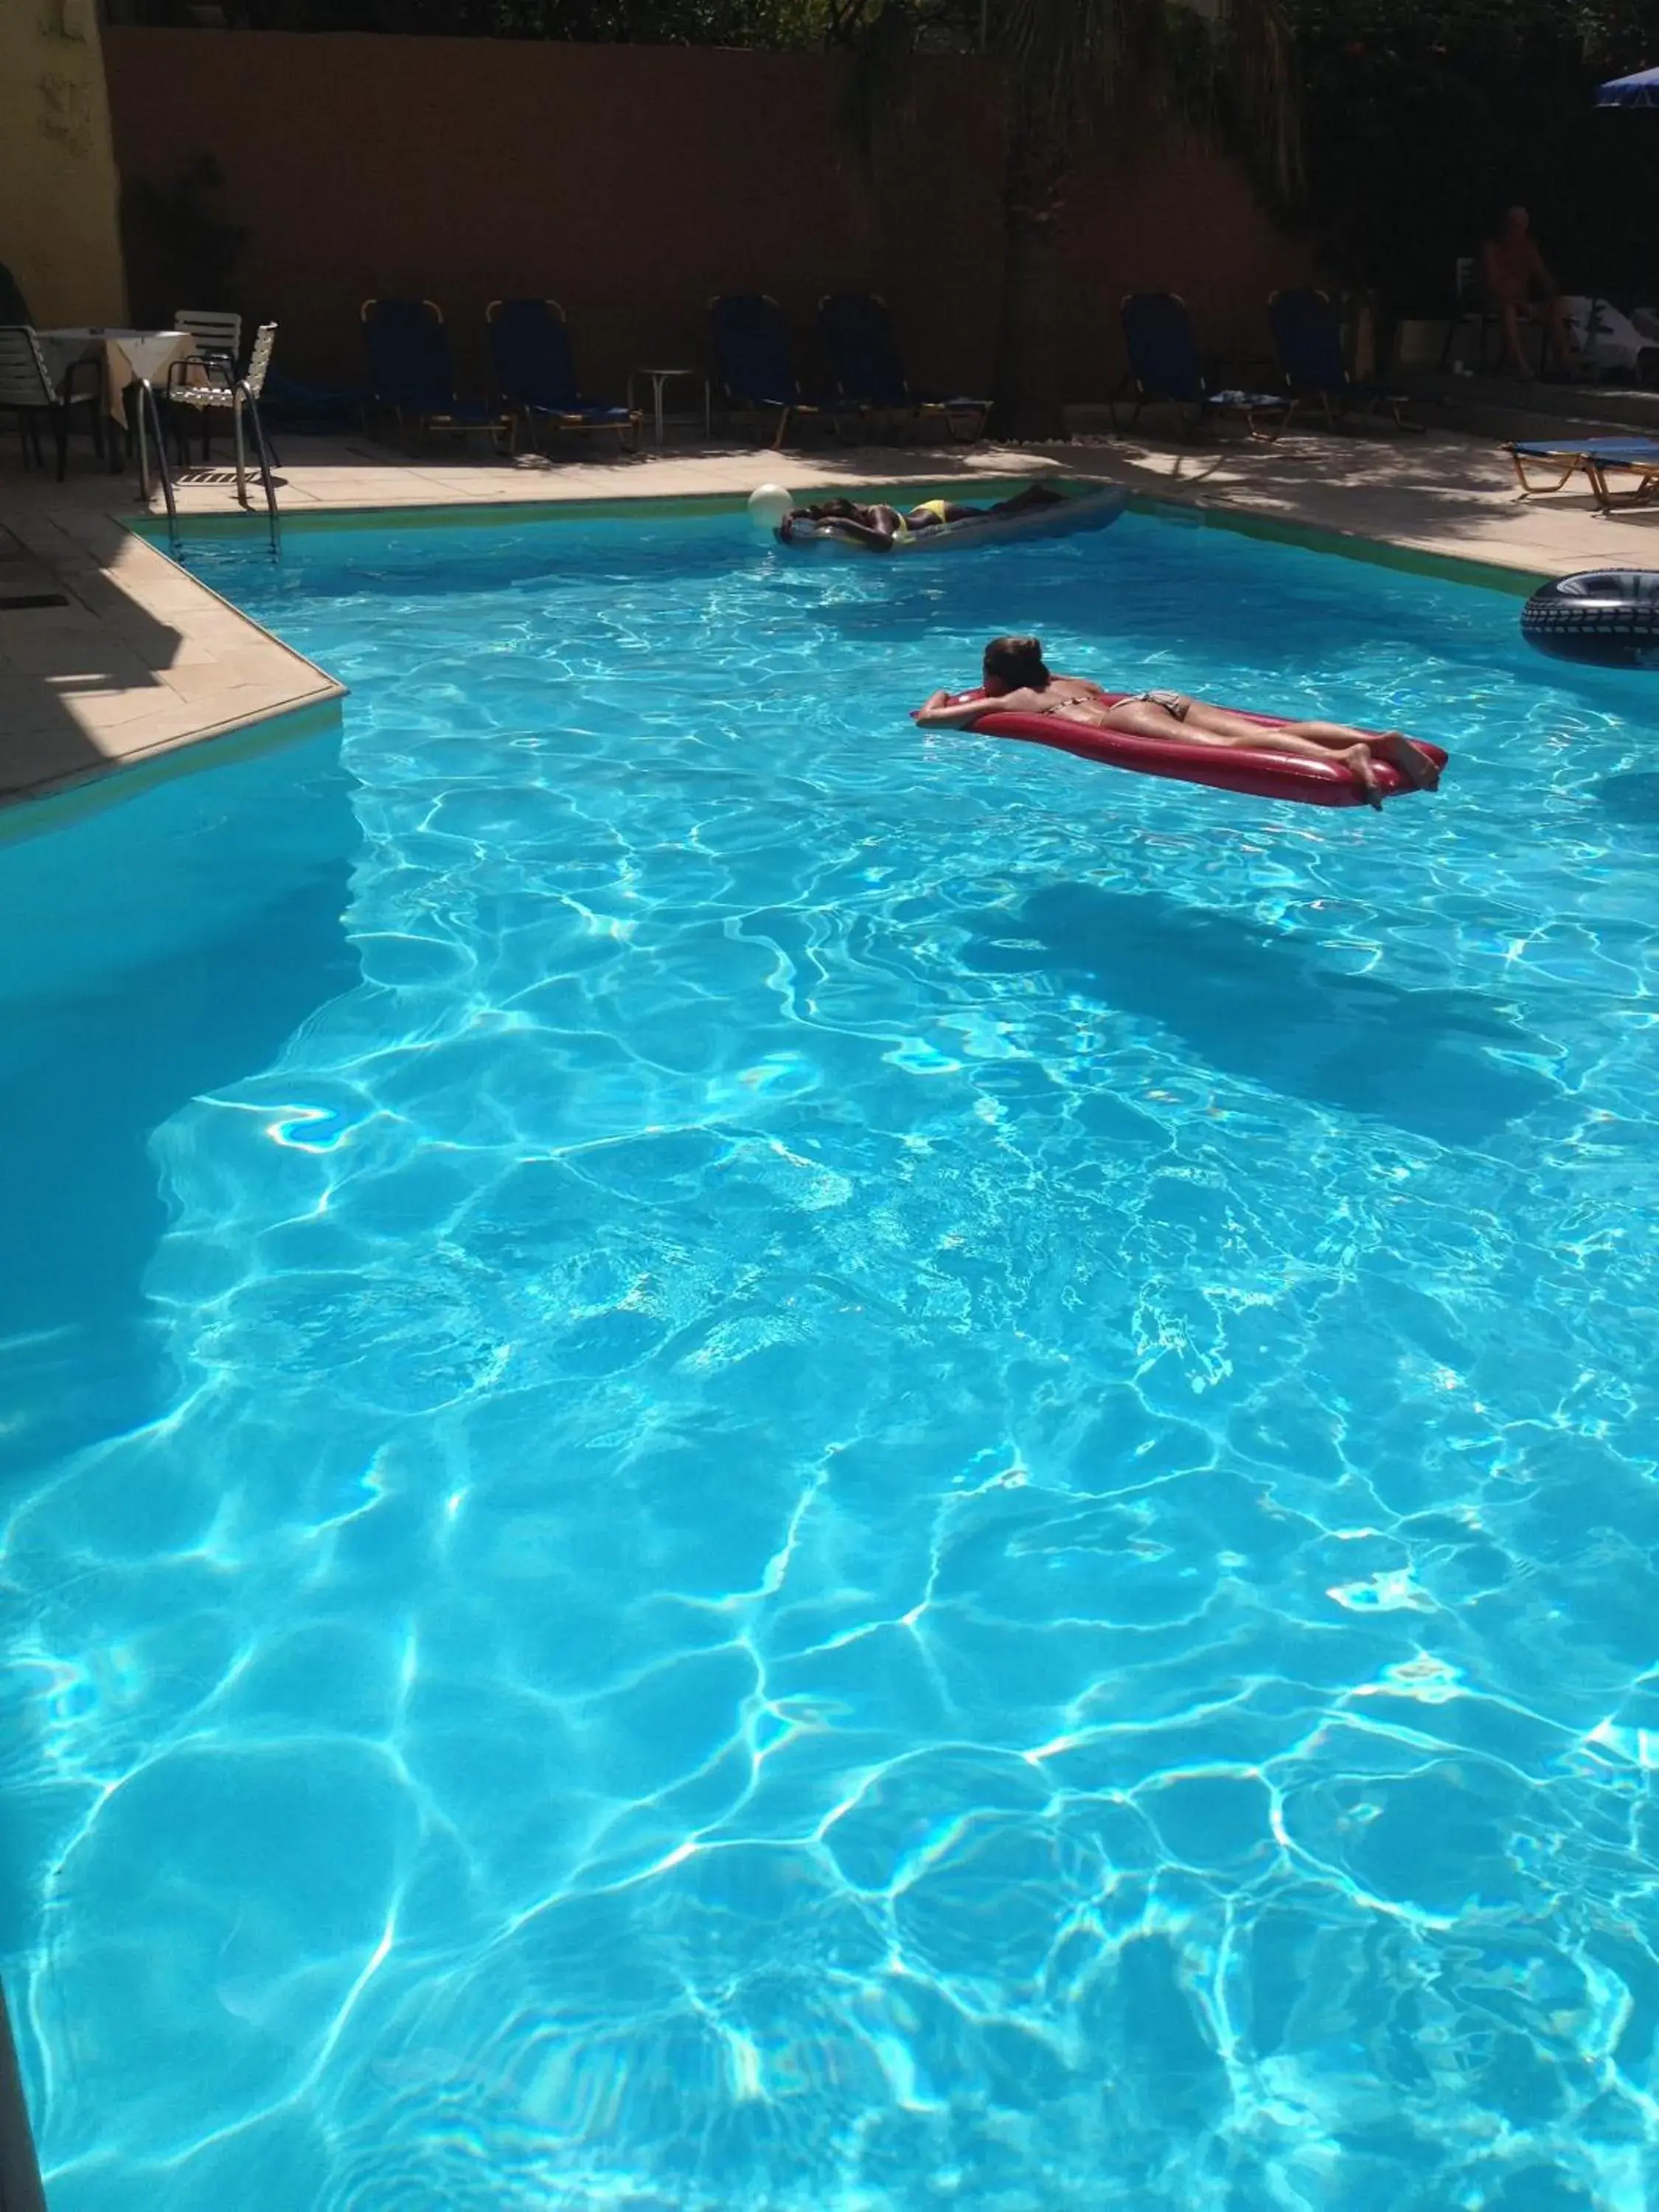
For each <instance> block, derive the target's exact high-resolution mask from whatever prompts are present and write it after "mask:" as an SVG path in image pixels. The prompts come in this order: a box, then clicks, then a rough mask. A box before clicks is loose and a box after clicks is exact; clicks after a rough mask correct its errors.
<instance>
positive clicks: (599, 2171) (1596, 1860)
mask: <svg viewBox="0 0 1659 2212" xmlns="http://www.w3.org/2000/svg"><path fill="white" fill-rule="evenodd" d="M209 573H210V576H211V578H212V580H214V581H215V582H216V583H217V584H218V585H219V586H220V587H221V588H222V589H224V590H226V591H227V592H229V593H230V594H231V595H232V596H234V597H236V598H238V599H240V600H241V601H242V602H243V603H244V604H246V605H248V606H249V607H250V608H252V610H253V611H256V612H257V613H258V614H259V615H261V616H262V617H264V618H265V619H267V620H268V621H270V622H271V623H273V624H274V625H275V626H276V628H278V629H280V630H281V631H282V632H283V635H286V636H288V637H289V638H290V639H291V640H292V641H294V642H295V644H296V645H298V646H300V647H301V648H302V649H303V650H305V651H306V652H307V653H312V654H313V655H314V656H315V657H316V658H317V659H320V660H321V661H322V662H323V663H324V664H325V665H327V666H329V667H331V668H332V669H334V670H336V671H338V672H339V673H340V674H342V675H343V677H345V678H347V679H348V680H349V683H350V684H351V685H352V687H353V691H352V697H351V699H350V702H349V706H348V708H347V714H346V732H345V741H344V747H343V756H342V755H341V754H340V752H339V750H338V749H337V747H336V746H335V745H334V744H333V743H332V741H331V740H330V741H322V742H319V743H318V744H313V745H311V746H309V747H304V748H301V749H298V750H287V751H283V752H280V753H276V754H273V755H270V756H269V757H265V758H264V759H258V760H253V761H249V762H246V763H242V764H240V765H237V766H229V767H226V768H222V769H215V770H213V771H212V772H210V773H204V774H202V775H194V776H191V777H189V778H186V779H184V780H182V781H178V782H175V783H173V784H172V785H171V786H168V787H164V788H162V789H160V790H158V791H155V792H154V793H149V794H148V795H145V796H141V797H139V798H137V799H134V800H132V801H131V802H130V803H129V804H127V805H122V806H118V807H115V808H112V809H110V810H108V811H106V812H104V813H102V814H100V815H98V816H97V817H93V818H90V819H88V820H86V821H83V822H82V823H78V824H76V825H75V826H71V827H69V828H66V829H63V830H61V831H60V832H58V834H57V835H55V836H50V837H37V838H33V839H32V840H30V841H29V842H27V843H24V844H21V845H17V844H14V845H13V846H11V847H9V848H0V902H3V912H4V918H5V921H6V927H7V929H8V933H9V938H10V939H11V941H12V943H13V944H14V945H21V946H22V947H23V948H24V949H25V951H27V959H25V960H23V961H21V962H20V963H17V964H18V974H17V975H16V976H15V977H14V979H13V980H12V981H10V982H9V983H8V984H7V985H6V986H5V996H6V1006H5V1012H6V1016H7V1021H6V1025H5V1027H6V1038H5V1044H4V1052H5V1054H6V1060H7V1076H8V1082H9V1086H10V1088H9V1096H10V1097H11V1098H12V1099H13V1101H14V1107H13V1109H12V1112H11V1118H10V1120H9V1125H8V1126H9V1130H10V1131H11V1133H12V1141H11V1147H10V1149H11V1152H12V1161H11V1166H10V1171H9V1176H10V1184H11V1186H12V1195H11V1197H10V1199H9V1206H8V1210H7V1215H6V1219H5V1224H4V1228H3V1236H4V1238H5V1240H6V1243H7V1245H8V1247H9V1249H7V1250H6V1251H5V1253H4V1254H3V1259H4V1262H5V1266H4V1274H5V1279H6V1285H7V1287H6V1290H5V1293H4V1314H5V1319H6V1323H7V1332H8V1333H7V1338H6V1343H5V1346H4V1354H3V1357H4V1368H3V1375H0V1381H3V1383H4V1395H5V1430H4V1435H3V1438H0V1443H3V1449H4V1451H5V1454H6V1462H5V1463H6V1467H7V1469H8V1475H7V1488H6V1491H5V1500H6V1507H7V1520H6V1528H5V1568H6V1576H7V1584H6V1598H7V1603H8V1606H9V1612H10V1625H9V1644H10V1648H11V1650H12V1653H13V1655H14V1657H15V1659H16V1661H17V1662H19V1664H20V1667H21V1675H20V1677H19V1679H21V1684H22V1686H23V1690H24V1692H25V1693H26V1702H25V1705H24V1708H23V1711H24V1722H25V1725H24V1727H23V1729H22V1730H21V1733H19V1734H16V1735H14V1736H13V1738H12V1741H11V1747H10V1750H9V1754H8V1757H7V1762H6V1767H5V1771H4V1780H5V1785H6V1792H7V1795H6V1806H7V1814H8V1817H7V1820H6V1829H5V1833H6V1846H5V1851H4V1855H3V1865H0V1904H3V1911H4V1921H3V1929H0V1932H3V1936H4V1939H5V1944H6V1954H5V1955H6V1958H7V1960H8V1961H9V1965H8V1979H9V1985H10V1988H11V1991H12V1995H13V2001H14V2010H15V2013H16V2014H18V2015H20V2017H19V2022H18V2025H19V2033H20V2039H21V2042H22V2044H23V2045H24V2057H25V2065H26V2070H27V2075H28V2080H29V2087H30V2094H31V2101H32V2104H33V2111H34V2113H35V2116H36V2118H37V2122H38V2125H39V2130H40V2136H41V2141H42V2146H43V2152H44V2155H45V2158H46V2162H47V2164H48V2166H49V2168H50V2170H51V2172H52V2180H53V2197H52V2201H53V2204H54V2208H61V2212H118V2208H119V2212H130V2208H131V2207H133V2206H134V2205H138V2204H144V2205H152V2204H153V2205H157V2206H161V2205H165V2206H167V2208H168V2212H220V2208H223V2207H226V2206H229V2205H234V2206H236V2207H237V2208H238V2212H310V2208H317V2212H408V2209H409V2208H416V2207H426V2206H431V2207H434V2208H436V2207H437V2206H439V2205H442V2206H444V2207H446V2208H477V2209H478V2212H484V2208H498V2207H506V2208H525V2212H529V2208H561V2209H562V2212H590V2208H601V2207H617V2208H624V2212H726V2208H737V2207H745V2208H756V2212H760V2209H761V2208H764V2212H809V2209H810V2212H900V2208H902V2212H913V2208H922V2207H928V2206H934V2205H940V2206H943V2205H970V2204H971V2205H974V2206H975V2207H990V2208H997V2209H998V2212H1016V2208H1018V2212H1025V2208H1037V2207H1041V2208H1042V2212H1060V2209H1061V2208H1066V2212H1084V2208H1088V2212H1095V2208H1098V2207H1101V2206H1105V2205H1121V2206H1124V2207H1146V2206H1159V2207H1167V2208H1170V2212H1176V2208H1180V2212H1196V2208H1212V2207H1213V2208H1217V2212H1257V2209H1258V2208H1260V2209H1261V2212H1268V2208H1273V2212H1286V2209H1287V2208H1288V2212H1299V2208H1306V2212H1315V2208H1317V2212H1372V2208H1375V2212H1447V2208H1462V2207H1469V2208H1474V2207H1480V2208H1489V2209H1490V2212H1561V2209H1562V2208H1566V2207H1569V2206H1575V2207H1577V2206H1583V2207H1588V2206H1592V2205H1594V2206H1604V2207H1609V2208H1618V2212H1635V2208H1638V2207H1647V2206H1649V2205H1650V2204H1651V2203H1652V2202H1653V2201H1654V2200H1655V2197H1656V2195H1659V2151H1656V2138H1655V2132H1654V2115H1655V2111H1656V2106H1655V2103H1654V2098H1655V2095H1656V2093H1659V2081H1656V2075H1655V2051H1654V2036H1655V2032H1656V2027H1659V1955H1656V1925H1659V1923H1656V1911H1655V1897H1654V1887H1655V1880H1656V1862H1655V1857H1654V1847H1655V1838H1654V1832H1653V1823H1654V1820H1655V1810H1654V1807H1653V1804H1652V1802H1651V1794H1650V1768H1651V1766H1652V1765H1653V1764H1654V1762H1655V1759H1659V1753H1656V1751H1655V1749H1654V1747H1655V1746H1656V1744H1659V1695H1656V1686H1655V1679H1654V1665H1655V1655H1656V1648H1659V1644H1656V1621H1659V1584H1656V1577H1655V1572H1654V1553H1655V1547H1656V1546H1659V1484H1656V1480H1655V1472H1654V1462H1655V1456H1656V1445H1659V1417H1656V1398H1655V1395H1654V1387H1653V1386H1654V1382H1655V1362H1656V1345H1659V1328H1656V1316H1655V1301H1654V1291H1653V1282H1654V1278H1653V1272H1652V1270H1653V1258H1654V1241H1655V1239H1654V1214H1653V1191H1654V1182H1655V1170H1656V1161H1659V1146H1656V1136H1655V1127H1654V1098H1655V1075H1656V1051H1655V1039H1654V1019H1655V1009H1656V1003H1659V1002H1656V997H1655V992H1656V987H1659V801H1656V798H1655V792H1656V789H1659V775H1656V763H1655V762H1654V758H1653V755H1652V752H1651V745H1652V743H1653V737H1652V728H1651V725H1652V720H1653V714H1652V706H1651V703H1650V702H1652V701H1653V700H1654V699H1655V697H1656V696H1659V694H1656V693H1655V692H1654V691H1653V690H1650V689H1644V687H1643V686H1642V684H1640V683H1639V681H1637V680H1634V679H1632V680H1628V681H1621V680H1615V679H1613V678H1596V677H1594V676H1584V677H1578V676H1573V675H1569V674H1567V673H1565V672H1563V671H1556V670H1553V668H1552V667H1551V666H1550V665H1549V664H1547V663H1545V662H1542V661H1540V660H1537V659H1531V658H1528V657H1527V655H1526V654H1525V652H1524V649H1523V648H1522V647H1521V645H1520V643H1519V641H1518V638H1517V635H1516V620H1515V617H1516V602H1515V601H1514V600H1512V599H1507V598H1504V597H1502V596H1499V595H1496V594H1493V593H1490V592H1482V591H1477V590H1471V589H1468V588H1462V587H1454V586H1448V585H1443V584H1440V583H1437V582H1431V581H1428V580H1424V579H1421V578H1418V577H1413V576H1407V575H1398V574H1392V573H1389V572H1387V571H1384V570H1382V569H1378V568H1367V567H1363V566H1358V565H1354V564H1350V563H1346V562H1339V561H1334V560H1330V559H1328V558H1322V557H1320V556H1316V555H1313V554H1310V553H1307V552H1303V551H1300V550H1291V549H1289V548H1285V547H1280V546H1276V545H1268V544H1259V543H1255V542H1251V541H1249V540H1245V539H1243V538H1235V537H1231V536H1229V535H1226V534H1225V533H1222V532H1200V531H1197V530H1193V529H1188V528H1182V527H1178V526H1176V525H1175V524H1173V523H1171V522H1168V521H1160V520H1152V519H1149V518H1142V517H1131V518H1129V519H1127V520H1125V521H1124V522H1123V523H1122V524H1121V526H1119V527H1118V528H1116V529H1115V530H1113V531H1110V532H1106V533H1103V535H1101V536H1099V537H1097V538H1092V539H1088V538H1085V539H1073V540H1071V541H1069V542H1067V543H1066V544H1057V545H1054V546H1050V547H1044V546H1040V545H1028V546H1024V547H1021V548H1019V549H1017V550H1004V551H1000V552H994V551H990V552H984V553H978V554H963V555H960V556H956V557H955V558H954V560H951V559H944V558H941V559H939V560H938V561H936V562H933V564H932V565H929V564H928V563H927V562H925V561H923V560H921V559H920V558H918V559H917V561H916V562H915V564H914V565H912V564H911V563H910V562H897V561H896V562H891V563H876V562H871V563H868V564H865V565H860V564H857V563H852V562H848V563H845V564H836V563H835V562H802V563H801V564H799V565H792V563H791V562H789V560H788V559H787V557H786V556H782V555H781V554H779V553H777V552H775V551H770V550H762V549H761V548H759V547H758V546H757V545H755V544H752V543H751V542H750V541H749V540H748V539H746V538H744V535H743V534H742V531H741V526H740V525H739V524H738V523H737V522H735V521H733V520H729V519H726V520H720V519H714V520H700V521H664V520H660V519H658V520H641V521H635V522H632V523H628V524H622V523H592V524H586V525H580V526H571V525H551V524H545V523H534V522H532V523H526V525H524V526H520V527H519V528H516V529H514V530H512V531H501V530H493V529H492V530H484V529H478V528H458V529H452V530H449V531H447V532H436V531H421V532H405V533H403V534H401V535H399V536H397V537H393V536H392V535H377V534H374V533H373V532H368V531H349V532H329V533H320V534H316V535H301V534H299V533H295V534H294V535H293V536H292V538H291V539H290V544H289V556H288V560H287V562H286V565H285V567H284V568H283V570H282V572H281V573H280V574H276V575H273V574H272V572H271V571H270V570H269V569H268V568H264V567H263V566H262V565H261V564H260V563H259V562H258V561H256V560H254V559H252V558H251V557H250V558H247V559H246V560H243V559H242V558H241V557H240V556H222V557H220V558H218V559H216V560H215V561H213V562H211V563H210V566H209ZM1008 628H1012V629H1021V628H1032V629H1040V630H1041V631H1042V634H1043V635H1044V637H1045V638H1046V639H1047V640H1048V642H1049V644H1050V646H1051V647H1052V653H1051V657H1052V658H1053V659H1054V661H1055V662H1056V663H1057V664H1058V665H1062V666H1068V667H1070V666H1076V667H1080V668H1082V669H1085V670H1087V671H1093V672H1096V673H1098V674H1100V675H1101V676H1103V677H1106V678H1110V679H1112V680H1113V681H1116V682H1121V684H1125V685H1132V686H1139V685H1140V684H1179V685H1181V686H1182V687H1184V688H1188V689H1191V690H1200V691H1202V692H1205V693H1206V694H1208V695H1209V696H1212V697H1220V698H1223V699H1227V700H1231V701H1235V702H1237V703H1240V704H1243V705H1258V706H1274V705H1284V706H1289V707H1299V708H1315V707H1319V708H1323V709H1325V710H1327V711H1330V712H1334V713H1340V714H1347V715H1350V716H1352V717H1354V718H1356V719H1358V720H1365V721H1370V722H1373V723H1375V722H1381V721H1388V722H1390V723H1398V724H1401V725H1402V726H1406V727H1407V728H1411V729H1414V730H1416V731H1418V732H1420V733H1422V734H1425V735H1432V736H1435V737H1437V738H1441V739H1442V740H1443V742H1445V743H1446V744H1448V745H1449V747H1450V748H1451V750H1452V751H1453V754H1454V757H1455V759H1454V768H1453V771H1452V773H1451V774H1450V775H1449V777H1448V780H1447V783H1446V786H1445V788H1444V790H1443V793H1442V794H1441V796H1440V797H1439V798H1438V799H1411V800H1407V801H1404V802H1401V803H1400V804H1398V805H1394V806H1392V807H1390V808H1389V810H1388V811H1387V813H1386V814H1385V815H1384V816H1383V817H1380V818H1378V817H1370V816H1365V815H1341V816H1329V817H1327V816H1324V815H1322V814H1320V813H1318V812H1316V811H1314V810H1311V809H1303V808H1295V807H1282V808H1274V807H1272V806H1268V805H1261V804H1258V803H1256V802H1253V801H1249V800H1238V799H1229V798H1226V797H1224V796H1221V795H1218V794H1215V793H1204V792H1199V791H1194V790H1191V789H1188V788H1186V787H1180V786H1176V785H1166V784H1156V783H1153V782H1151V781H1146V780H1139V779H1135V778H1132V777H1128V776H1123V775H1116V774H1114V773H1111V772H1109V771H1107V770H1104V769H1097V768H1092V767H1090V766H1088V765H1085V764H1084V763H1078V762H1075V761H1073V760H1070V759H1067V758H1066V757H1061V756H1059V755H1056V754H1052V753H1049V752H1047V751H1045V750H1038V749H1036V748H1032V747H1023V746H1015V745H1009V744H1001V745H999V744H995V743H994V742H988V741H984V740H975V739H972V738H960V737H954V736H949V735H944V736H941V735H933V736H927V735H922V734H919V733H917V732H915V730H914V729H913V728H912V727H911V726H910V725H909V724H908V722H907V720H906V719H905V714H904V709H905V708H907V707H908V706H909V705H911V704H914V703H915V701H916V700H917V699H918V698H919V697H920V696H922V695H923V694H924V693H925V692H926V691H927V690H928V689H930V688H931V687H932V686H933V684H935V683H937V682H951V683H957V682H965V681H968V680H969V679H970V678H971V676H972V673H973V669H974V665H975V658H976V653H977V648H978V647H979V645H980V643H981V641H982V640H983V638H984V637H985V636H986V635H987V634H989V633H990V632H991V631H992V630H994V629H1008ZM20 1130H21V1133H22V1134H21V1138H20V1136H19V1134H18V1133H19V1131H20ZM20 1154H21V1158H20Z"/></svg>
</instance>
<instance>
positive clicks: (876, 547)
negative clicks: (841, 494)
mask: <svg viewBox="0 0 1659 2212" xmlns="http://www.w3.org/2000/svg"><path fill="white" fill-rule="evenodd" d="M1063 496H1064V494H1063V493H1060V492H1057V491H1051V490H1050V489H1049V488H1048V485H1047V484H1030V485H1028V487H1027V488H1026V489H1025V490H1024V491H1018V492H1016V493H1015V494H1014V495H1013V497H1012V499H1000V500H998V501H997V502H996V504H995V505H994V507H968V506H964V505H963V502H962V501H960V500H954V499H924V500H922V501H921V502H920V503H919V504H918V505H917V506H915V507H909V508H908V509H906V510H905V512H904V513H900V511H899V510H898V508H897V507H884V506H879V505H878V506H872V507H860V506H858V505H856V504H855V503H854V501H852V500H850V499H826V500H820V501H818V503H817V506H815V507H793V508H792V509H791V510H790V512H789V513H787V515H785V517H784V519H783V520H782V522H781V524H780V525H779V527H778V535H779V536H780V537H781V538H786V539H787V538H788V537H789V535H790V526H791V524H793V523H795V522H811V523H817V524H818V525H819V526H822V527H827V528H829V529H830V530H833V531H834V532H835V534H836V537H837V538H846V539H847V540H848V543H849V544H854V545H867V546H868V547H869V548H870V550H872V552H877V553H890V552H891V551H892V550H893V548H894V546H895V545H896V544H897V543H898V542H899V540H900V539H901V538H914V537H916V536H918V535H920V533H921V532H922V531H924V530H937V529H939V527H940V526H941V525H942V524H945V523H947V522H966V521H968V520H969V519H970V518H972V517H974V516H975V515H987V514H1023V513H1025V511H1026V510H1027V509H1028V508H1030V507H1053V506H1054V504H1055V503H1056V502H1057V501H1059V500H1060V499H1061V498H1063Z"/></svg>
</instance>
